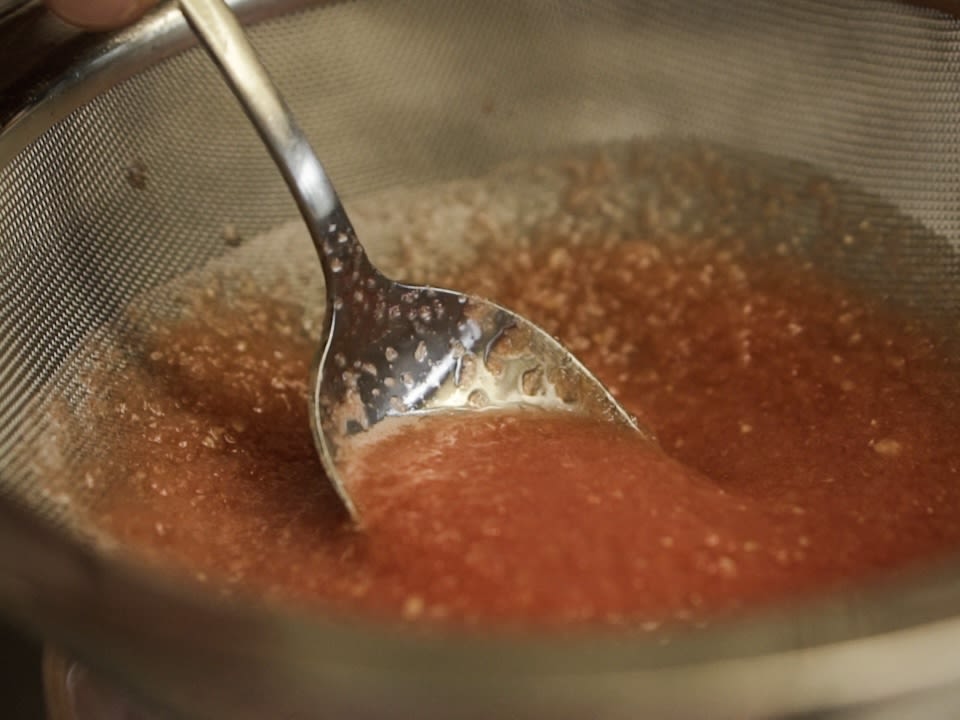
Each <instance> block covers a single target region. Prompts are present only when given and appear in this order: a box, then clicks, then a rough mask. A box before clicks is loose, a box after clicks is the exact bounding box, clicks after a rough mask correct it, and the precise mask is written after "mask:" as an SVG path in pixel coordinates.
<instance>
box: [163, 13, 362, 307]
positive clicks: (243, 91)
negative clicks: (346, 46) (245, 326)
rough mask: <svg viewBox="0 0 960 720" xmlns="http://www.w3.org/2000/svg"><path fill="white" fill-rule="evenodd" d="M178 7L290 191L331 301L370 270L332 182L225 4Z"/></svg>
mask: <svg viewBox="0 0 960 720" xmlns="http://www.w3.org/2000/svg"><path fill="white" fill-rule="evenodd" d="M180 9H181V11H182V12H183V14H184V16H185V17H186V19H187V22H188V23H189V24H190V26H191V27H192V28H193V30H194V32H195V33H196V34H197V36H198V37H199V39H200V41H201V42H202V44H203V45H204V47H206V49H207V52H208V53H209V54H210V55H211V57H213V60H214V62H215V63H216V64H217V67H218V68H219V69H220V72H221V74H222V75H223V76H224V78H225V79H226V81H227V84H228V85H229V86H230V89H231V90H233V94H234V95H236V97H237V99H238V100H239V101H240V104H241V105H242V106H243V109H244V112H246V114H247V117H249V118H250V120H251V121H252V122H253V124H254V126H255V127H256V128H257V131H258V132H259V133H260V137H261V138H262V139H263V141H264V144H265V145H266V146H267V148H268V149H269V151H270V154H271V155H272V156H273V160H274V162H275V163H276V164H277V167H278V168H279V169H280V172H281V173H282V174H283V178H284V180H286V182H287V185H288V186H289V187H290V190H291V192H292V193H293V196H294V198H295V199H296V201H297V205H298V206H299V208H300V214H301V215H302V216H303V219H304V220H305V221H306V224H307V227H308V228H309V230H310V235H311V236H312V237H313V242H314V245H316V248H317V253H318V254H319V255H320V261H321V263H322V265H323V273H324V279H325V281H326V287H327V297H328V299H330V300H332V299H333V298H335V297H337V296H338V295H339V294H340V291H341V290H342V289H343V288H342V287H341V286H342V285H343V284H349V283H350V278H351V277H353V276H354V275H355V272H354V271H355V270H360V271H362V272H367V271H368V270H369V268H370V264H369V261H368V260H367V258H366V254H365V253H364V250H363V247H362V246H361V245H360V242H359V241H358V240H357V236H356V233H355V232H354V230H353V226H352V224H351V223H350V220H349V218H348V217H347V214H346V211H345V210H344V209H343V205H341V203H340V198H339V197H338V196H337V192H336V190H334V188H333V183H331V182H330V178H329V177H327V173H326V171H325V170H324V169H323V165H322V164H321V163H320V160H319V159H318V158H317V156H316V153H314V151H313V148H312V147H310V143H309V142H307V139H306V137H305V136H304V134H303V131H302V130H301V129H300V126H299V125H297V122H296V120H294V118H293V114H292V113H291V112H290V109H289V107H288V106H287V104H286V102H284V100H283V98H282V97H281V96H280V92H279V90H278V89H277V87H276V85H275V84H274V83H273V81H272V80H271V79H270V76H269V75H268V74H267V70H266V68H264V66H263V63H261V62H260V59H259V58H258V57H257V54H256V52H255V51H254V49H253V46H252V45H251V44H250V41H249V39H248V38H247V35H246V32H244V30H243V27H242V26H241V25H240V22H239V21H238V20H237V18H236V16H235V15H234V14H233V11H232V10H231V9H230V8H229V7H228V5H227V4H226V2H224V0H180Z"/></svg>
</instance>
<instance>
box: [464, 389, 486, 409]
mask: <svg viewBox="0 0 960 720" xmlns="http://www.w3.org/2000/svg"><path fill="white" fill-rule="evenodd" d="M467 404H468V405H470V407H475V408H482V407H486V406H487V405H489V404H490V398H489V397H487V394H486V393H485V392H484V391H483V390H474V391H473V392H471V393H470V394H469V395H467Z"/></svg>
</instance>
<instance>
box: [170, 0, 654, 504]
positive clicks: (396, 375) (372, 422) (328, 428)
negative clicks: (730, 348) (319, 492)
mask: <svg viewBox="0 0 960 720" xmlns="http://www.w3.org/2000/svg"><path fill="white" fill-rule="evenodd" d="M180 7H181V9H182V11H183V13H184V15H185V16H186V17H187V20H188V21H189V23H190V24H191V26H192V27H193V29H194V31H195V32H196V33H197V35H198V36H199V37H200V40H201V41H202V42H203V44H204V45H205V46H206V48H207V50H208V51H209V53H210V54H211V55H212V56H213V59H214V60H215V61H216V63H217V65H218V66H219V67H220V71H221V72H222V73H223V75H224V77H225V78H226V79H227V82H228V83H229V85H230V87H231V88H232V89H233V92H234V94H235V95H236V96H237V98H238V99H239V100H240V102H241V104H242V105H243V108H244V110H245V111H246V113H247V115H248V116H249V118H250V120H251V121H252V122H253V124H254V125H255V126H256V128H257V130H258V131H259V133H260V136H261V138H262V139H263V141H264V143H265V144H266V146H267V148H268V149H269V150H270V152H271V154H272V155H273V159H274V161H275V162H276V163H277V165H278V167H279V168H280V171H281V172H282V173H283V177H284V179H285V180H286V182H287V184H288V185H289V186H290V190H291V191H292V193H293V195H294V197H295V198H296V200H297V204H298V205H299V206H300V212H301V213H302V215H303V218H304V220H305V221H306V223H307V227H308V228H309V230H310V234H311V236H312V238H313V241H314V244H315V245H316V248H317V252H318V253H319V255H320V262H321V264H322V265H323V273H324V280H325V282H326V288H327V316H326V343H325V345H324V347H323V351H322V353H320V354H318V356H317V361H316V362H315V364H314V371H313V377H312V381H311V393H310V404H311V407H310V417H311V424H312V427H313V434H314V439H315V441H316V444H317V449H318V452H319V454H320V458H321V460H322V462H323V466H324V469H325V470H326V473H327V476H328V477H329V478H330V481H331V482H332V483H333V485H334V487H335V488H336V490H337V492H338V493H339V495H340V497H341V498H342V500H343V503H344V505H345V506H346V508H347V510H348V511H349V512H350V514H351V516H352V517H353V518H354V519H355V520H359V517H358V514H357V509H356V506H355V504H354V503H353V500H352V499H351V495H350V478H349V477H344V473H343V472H342V471H343V465H344V456H345V455H346V451H347V449H348V448H349V446H350V444H351V442H354V441H355V440H356V439H357V438H358V437H360V436H362V435H363V434H364V433H365V432H367V431H369V430H370V429H371V428H373V427H374V426H376V425H378V424H379V423H382V422H384V421H386V420H388V419H390V418H397V417H403V416H408V415H413V414H424V413H428V412H435V411H450V410H467V409H475V410H479V409H483V408H505V407H513V406H523V405H527V406H531V405H532V406H538V407H541V408H550V409H556V410H560V411H564V412H571V411H572V412H580V413H583V414H586V415H589V416H591V417H594V418H596V419H597V420H598V421H599V422H610V423H615V424H618V425H621V426H624V427H627V428H630V429H632V430H635V431H637V432H638V433H639V434H640V435H641V437H642V439H645V440H653V436H652V435H651V434H650V433H649V432H648V431H646V430H644V429H642V428H640V427H639V426H638V425H637V423H636V421H635V420H634V419H633V418H632V417H631V416H630V415H629V414H628V413H627V412H626V411H625V410H624V409H623V408H622V407H621V406H620V405H619V404H618V403H617V402H616V401H615V400H614V399H613V397H612V396H611V395H610V393H609V392H608V391H607V390H606V389H605V388H604V387H603V386H602V385H601V384H600V382H599V381H598V380H597V379H596V378H595V377H594V376H593V375H592V374H590V372H589V371H588V370H587V369H586V368H585V367H584V366H583V365H582V364H581V363H580V362H579V361H578V360H577V359H576V358H575V357H574V356H573V355H571V354H570V353H569V352H568V351H567V350H566V349H565V348H564V347H563V346H562V345H560V343H558V342H557V341H556V340H554V339H553V338H552V337H551V336H550V335H548V334H547V333H546V332H544V331H543V330H541V329H539V328H538V327H536V326H535V325H533V324H532V323H530V322H529V321H527V320H525V319H524V318H522V317H520V316H519V315H516V314H514V313H512V312H510V311H509V310H506V309H504V308H502V307H500V306H499V305H496V304H494V303H491V302H488V301H486V300H482V299H480V298H477V297H473V296H470V295H465V294H463V293H459V292H453V291H451V290H441V289H438V288H431V287H422V286H417V285H404V284H401V283H397V282H394V281H392V280H390V279H389V278H387V277H385V276H384V275H382V274H381V273H380V272H378V271H377V269H376V268H375V267H374V266H373V265H372V264H371V263H370V261H369V260H368V259H367V256H366V253H365V252H364V250H363V247H362V246H361V245H360V242H359V241H358V240H357V236H356V233H355V232H354V230H353V226H352V225H351V224H350V220H349V219H348V218H347V214H346V212H345V211H344V209H343V206H342V205H341V204H340V200H339V198H338V197H337V194H336V191H335V190H334V189H333V185H332V184H331V182H330V180H329V178H328V177H327V174H326V172H324V169H323V167H322V166H321V164H320V161H319V160H318V159H317V157H316V155H315V154H314V152H313V150H312V148H311V147H310V145H309V143H308V142H307V140H306V138H305V137H304V135H303V132H302V131H301V130H300V128H299V127H298V126H297V124H296V123H295V121H294V119H293V117H292V115H291V113H290V111H289V109H288V108H287V106H286V104H285V103H284V102H283V100H282V99H281V97H280V94H279V92H278V91H277V88H276V87H275V86H274V84H273V82H272V81H271V80H270V78H269V77H268V75H267V72H266V70H265V69H264V67H263V66H262V65H261V63H260V61H259V60H258V58H257V56H256V54H255V53H254V51H253V48H252V47H251V45H250V42H249V40H248V39H247V37H246V34H245V33H244V31H243V28H242V27H241V26H240V23H239V22H238V21H237V19H236V17H235V16H234V15H233V13H232V12H231V10H230V9H229V8H228V7H227V5H226V4H225V3H224V2H223V1H222V0H180Z"/></svg>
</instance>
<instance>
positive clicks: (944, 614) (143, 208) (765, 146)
mask: <svg viewBox="0 0 960 720" xmlns="http://www.w3.org/2000/svg"><path fill="white" fill-rule="evenodd" d="M232 4H233V5H234V6H235V7H236V9H237V10H238V11H239V12H240V14H241V15H242V16H243V17H245V18H246V19H247V20H248V21H250V22H252V23H255V26H254V28H253V37H254V41H255V43H256V45H257V47H258V49H259V50H260V52H261V53H262V54H263V57H264V59H265V61H266V63H267V65H268V66H269V68H270V69H271V71H272V72H273V74H274V75H275V77H276V78H277V80H278V82H279V84H280V86H281V87H282V89H283V91H284V93H285V94H286V95H287V96H288V97H289V98H290V100H291V104H292V105H293V108H294V110H295V112H296V113H297V116H298V117H299V118H300V119H301V121H302V122H303V123H304V125H305V126H306V129H307V132H308V134H309V135H310V136H311V138H312V140H313V142H314V143H315V145H316V146H317V148H318V152H319V153H320V155H321V156H322V157H323V158H324V159H325V161H326V162H327V164H328V167H329V169H330V172H331V175H332V176H333V177H334V178H335V179H336V182H337V186H338V188H340V189H341V190H342V192H343V195H344V196H345V200H346V201H347V202H348V203H350V202H351V201H355V202H357V203H361V204H362V203H363V201H364V198H369V197H378V196H380V195H378V194H382V193H384V192H389V191H391V189H395V188H408V189H413V191H415V190H416V188H424V187H440V186H443V184H444V183H447V182H449V181H454V180H457V179H459V178H466V177H482V176H485V175H486V174H488V173H490V172H492V171H493V170H494V168H496V167H498V166H500V165H502V164H504V163H509V162H511V161H514V160H515V159H516V158H520V157H529V156H534V155H538V154H540V155H549V154H551V153H558V152H562V151H565V150H566V149H568V148H574V147H581V146H589V145H595V144H609V143H616V142H620V141H626V140H627V139H629V138H632V137H634V136H641V137H656V136H658V135H660V134H662V133H665V132H670V133H671V134H672V135H680V136H692V137H696V138H699V139H701V140H702V141H705V142H709V143H713V144H716V145H717V146H718V147H723V148H726V149H727V151H729V152H730V153H732V154H734V155H736V156H738V157H741V156H742V157H743V158H746V159H748V160H750V159H754V160H756V162H758V163H761V162H764V163H768V165H769V167H767V166H764V169H763V171H764V172H772V173H777V174H778V177H779V178H781V180H782V181H783V182H801V181H802V180H804V179H805V178H808V177H809V176H810V175H811V173H821V174H823V175H828V176H830V177H833V178H836V179H837V182H838V183H841V184H842V185H843V186H844V187H848V188H850V190H849V193H848V195H846V196H844V197H845V199H844V203H843V207H842V209H841V212H840V215H839V216H837V217H835V218H833V220H834V221H835V222H834V224H833V225H831V227H830V228H828V229H825V228H823V227H820V225H818V223H821V222H822V218H821V217H820V216H819V215H817V214H816V213H810V214H809V216H808V217H804V218H801V219H800V220H799V221H798V222H803V223H807V224H808V225H809V226H810V227H811V228H812V232H826V231H828V230H829V232H832V233H836V232H838V231H841V230H842V228H843V227H845V225H844V223H847V222H850V223H856V222H859V221H860V220H861V219H862V218H863V217H867V216H869V217H870V218H871V219H872V220H873V222H874V225H875V227H876V228H878V231H882V232H884V233H885V234H886V235H887V236H892V237H895V238H896V243H895V244H894V245H889V244H888V245H885V246H884V247H885V248H886V252H896V253H897V261H898V262H897V263H896V264H895V266H896V270H895V271H893V270H891V269H890V267H891V265H890V263H885V262H875V260H877V259H876V258H871V257H861V256H857V257H851V258H850V259H849V262H843V263H841V262H840V261H838V260H836V259H835V258H834V256H833V255H824V256H823V257H818V256H815V255H814V260H815V261H818V262H822V263H829V262H835V263H837V267H836V268H834V269H835V270H837V272H839V273H840V274H841V275H843V276H844V277H845V278H847V279H848V280H850V281H851V282H856V283H857V284H858V285H860V286H862V287H865V288H866V289H867V290H869V291H871V292H874V293H877V294H880V295H883V296H885V297H888V298H892V299H893V300H895V301H898V302H901V303H903V304H906V305H910V306H911V307H912V309H913V310H914V311H915V312H917V313H921V314H923V315H924V317H926V318H927V319H932V320H934V321H937V322H939V323H940V324H941V325H942V326H944V327H950V326H952V327H954V328H956V327H957V326H958V325H957V318H958V314H960V295H958V293H957V289H956V288H957V287H958V284H957V274H958V271H960V262H958V257H957V254H956V251H955V244H956V241H957V240H958V238H960V204H958V202H957V196H956V192H957V182H958V178H960V139H958V135H957V133H956V130H955V128H956V126H957V120H958V118H960V86H958V80H960V70H958V68H960V51H958V47H960V42H958V41H960V23H958V21H957V20H956V19H955V18H954V17H953V16H952V15H950V14H947V13H945V12H943V11H941V10H933V9H926V8H922V7H917V6H914V5H907V4H902V3H897V2H884V1H876V2H869V3H863V2H857V1H855V0H849V1H843V2H829V3H828V2H819V1H818V0H789V1H786V2H776V3H774V2H763V1H761V0H744V1H742V2H737V3H730V4H722V5H721V4H716V3H710V2H683V3H675V2H666V1H663V2H659V1H657V0H652V1H651V2H628V1H627V0H598V1H597V2H592V3H588V2H581V3H570V2H556V3H555V2H499V1H498V2H485V3H471V2H459V0H445V1H441V0H410V1H409V2H394V3H390V2H378V1H375V0H369V1H363V2H355V3H310V2H307V1H306V0H277V1H275V2H268V1H266V0H261V1H257V0H246V1H238V2H234V3H232ZM194 45H195V43H194V41H193V38H192V36H191V34H190V33H189V31H188V30H187V27H186V25H185V24H184V22H183V20H182V18H181V16H180V14H179V12H177V10H176V9H175V8H173V7H169V6H161V7H160V8H159V9H157V10H156V11H155V12H154V13H152V14H151V15H149V16H148V17H147V18H146V19H144V20H143V21H142V22H141V23H139V24H138V25H137V26H135V27H133V28H130V29H127V30H125V31H122V32H118V33H115V34H101V35H83V34H79V33H76V32H74V31H71V30H69V29H67V28H65V27H64V26H62V25H60V24H59V23H58V22H57V21H55V20H53V19H52V18H50V17H49V16H47V15H46V14H45V13H44V12H43V10H42V9H41V8H40V7H39V5H38V4H37V3H35V2H12V3H11V2H6V3H0V292H2V297H3V304H2V306H0V480H2V482H0V498H2V502H0V604H2V606H3V608H4V609H5V610H6V612H7V613H9V615H10V616H11V617H13V618H15V619H16V620H18V621H20V622H22V623H23V624H24V625H25V626H27V627H29V628H31V629H32V630H33V631H34V632H36V633H38V634H39V635H40V636H42V637H43V638H45V639H46V640H48V641H49V642H51V643H54V644H56V645H57V646H58V647H61V648H64V649H65V650H66V651H68V652H69V653H71V654H72V655H75V656H76V657H78V658H81V659H82V660H83V661H85V662H87V663H89V664H90V665H91V666H93V667H95V668H97V669H98V670H99V671H101V672H102V673H104V674H105V675H106V676H108V677H110V678H111V679H113V680H114V681H116V682H119V683H121V684H124V685H126V686H128V687H130V688H132V689H134V690H135V691H136V692H138V693H140V694H142V695H143V696H145V697H147V698H150V699H151V700H152V701H153V702H155V703H158V704H159V705H160V706H163V707H167V708H171V709H173V710H175V711H177V712H179V713H182V714H184V715H185V716H187V717H194V716H196V717H234V718H263V717H297V718H300V717H327V716H331V717H335V716H346V717H351V716H360V717H410V716H417V717H423V718H430V717H444V718H446V717H459V716H462V717H491V716H498V715H509V716H517V717H531V718H533V717H544V718H567V717H570V718H573V717H577V718H580V717H607V718H636V717H643V716H649V717H706V716H709V717H716V718H723V717H768V716H791V717H807V716H829V717H851V718H853V717H856V718H860V717H905V716H910V717H944V716H945V715H948V714H950V712H951V709H952V710H953V711H955V709H956V707H958V706H960V662H957V657H958V655H957V651H956V646H957V642H958V639H960V583H958V581H957V579H956V578H957V576H958V575H957V572H956V566H955V564H954V565H950V566H947V567H941V568H938V569H936V570H933V571H930V572H927V573H924V574H922V575H917V576H915V577H912V578H910V579H908V580H906V579H905V580H902V581H901V582H899V583H896V584H895V585H890V586H888V587H885V588H882V589H876V588H875V589H872V590H869V591H867V590H864V591H863V592H859V593H849V594H846V595H844V596H840V597H831V598H828V599H824V600H822V601H820V602H817V603H815V604H810V605H806V606H804V607H803V608H802V609H797V610H793V611H790V612H783V613H779V614H765V615H763V616H762V617H756V618H753V619H750V620H744V621H741V622H738V623H736V624H731V625H725V626H721V627H717V628H713V629H709V630H704V631H701V632H697V633H691V634H679V635H676V636H674V637H671V638H670V642H669V643H667V644H664V643H663V642H662V639H659V640H651V639H650V638H647V637H644V636H641V635H640V634H638V633H633V632H629V631H628V632H625V633H624V634H622V635H620V636H617V637H611V636H610V635H609V634H607V635H603V636H600V635H598V636H579V637H576V638H571V637H564V638H560V637H557V638H544V637H529V638H525V639H520V638H516V637H499V636H495V637H488V638H478V637H469V638H468V637H463V636H459V635H456V634H451V635H444V636H436V635H424V634H421V633H415V632H401V631H398V630H396V629H386V628H384V627H382V626H379V625H376V624H372V623H371V624H363V623H345V622H343V621H336V620H333V619H330V618H324V617H316V616H311V617H306V616H303V615H299V614H297V613H294V612H292V611H288V610H284V609H281V608H277V607H273V606H271V607H269V608H266V607H262V606H247V605H236V604H229V605H227V604H224V603H222V602H220V601H218V600H217V599H216V598H212V597H207V596H205V595H202V594H199V593H196V592H195V591H193V590H188V589H186V588H184V587H182V586H180V585H178V584H176V583H175V582H173V581H172V580H170V579H168V578H167V577H166V576H164V575H162V574H159V573H156V572H152V571H150V570H149V569H147V568H146V567H142V566H137V565H132V564H130V563H128V562H124V561H121V560H118V559H116V558H115V557H113V556H111V555H106V554H103V553H102V552H100V551H98V550H97V548H96V546H95V545H94V544H93V543H92V542H90V537H89V534H88V533H86V532H85V530H84V528H81V527H76V526H75V525H73V524H72V523H71V521H70V514H69V512H68V511H67V510H66V509H65V504H64V498H63V497H60V496H59V495H58V494H57V493H50V492H47V493H44V492H42V490H43V489H44V488H46V487H47V485H46V484H45V478H44V477H43V472H44V467H45V466H44V463H43V462H38V456H37V452H36V451H37V448H38V447H41V446H42V443H41V444H38V439H43V438H45V437H47V436H49V435H50V434H51V433H52V432H54V431H55V430H56V423H55V418H54V417H52V415H51V413H50V409H51V407H53V405H54V404H55V403H57V402H63V401H67V402H68V403H72V404H73V405H81V404H82V403H83V397H82V396H81V395H79V394H77V385H76V383H75V382H74V381H75V380H76V377H77V374H78V373H79V372H80V364H78V361H77V358H78V357H83V351H84V348H85V347H86V344H87V343H88V341H89V338H90V337H91V336H92V335H94V334H95V333H97V332H99V331H100V330H101V329H102V328H104V327H107V326H110V325H111V323H116V322H118V321H119V320H120V319H121V318H122V317H123V315H124V311H125V309H126V308H127V307H128V306H130V305H131V303H134V302H135V301H137V300H138V299H139V298H142V297H143V296H144V295H145V294H150V293H153V292H155V291H157V289H158V288H160V289H162V288H163V287H164V286H165V285H167V284H169V283H172V282H176V281H177V280H178V279H179V278H182V277H184V276H187V275H190V274H195V273H197V272H200V271H202V269H203V268H204V267H206V266H207V265H208V264H210V263H220V262H229V261H230V260H231V258H232V257H233V254H234V253H235V252H237V250H236V249H235V248H233V247H231V243H229V242H227V243H225V242H223V239H224V232H225V231H224V228H226V227H229V228H231V229H232V230H233V231H236V232H238V233H240V234H242V235H244V236H253V235H256V234H258V233H262V232H264V231H267V230H269V229H270V228H273V227H275V226H277V225H279V224H281V223H283V222H285V221H287V220H289V219H290V218H293V217H295V212H296V211H295V207H294V205H293V203H292V201H291V200H290V198H289V197H288V195H287V192H286V190H285V188H284V186H283V184H282V182H281V181H280V179H279V178H278V176H277V175H276V173H275V171H274V169H273V167H272V165H271V162H270V160H269V158H268V157H267V156H266V154H265V152H264V151H263V150H262V148H261V147H260V146H259V143H258V140H257V138H256V135H255V134H254V132H253V131H252V130H251V129H250V127H249V126H248V125H247V123H246V120H245V119H244V117H243V116H242V114H241V113H240V111H239V109H238V108H237V106H236V105H235V103H234V101H233V100H232V98H231V96H230V95H229V92H228V91H227V90H226V88H225V87H224V86H223V83H222V81H221V80H220V79H219V77H218V75H217V73H216V71H215V70H214V68H213V67H212V66H211V65H210V63H209V61H208V60H207V58H206V56H205V55H203V53H202V52H200V51H199V50H197V49H195V48H194ZM761 158H766V160H762V161H761ZM770 158H777V159H778V160H776V161H774V160H770ZM751 161H752V160H751ZM744 203H745V206H747V205H749V196H744ZM751 221H752V220H751ZM745 222H746V220H745ZM360 229H361V234H363V235H364V237H370V235H369V234H368V233H365V232H364V231H363V228H362V227H361V228H360ZM754 236H755V238H756V241H757V242H762V241H763V240H764V238H765V237H766V235H765V234H764V233H763V232H759V231H758V232H755V233H754ZM228 239H229V238H228ZM811 252H813V250H811ZM831 258H834V259H833V260H831ZM880 260H883V258H880ZM84 359H85V360H89V358H84ZM96 451H97V445H96V437H95V435H94V436H93V439H92V440H91V441H90V443H89V444H87V445H80V446H76V447H72V448H70V452H71V453H77V454H82V453H94V452H96ZM42 459H43V458H39V460H42ZM73 459H74V456H71V455H70V454H69V453H68V454H67V456H66V457H62V458H59V460H60V461H61V462H63V463H65V464H66V465H67V466H69V465H70V463H71V462H72V461H73ZM67 490H69V488H67Z"/></svg>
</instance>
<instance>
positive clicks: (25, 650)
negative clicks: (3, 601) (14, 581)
mask: <svg viewBox="0 0 960 720" xmlns="http://www.w3.org/2000/svg"><path fill="white" fill-rule="evenodd" d="M40 657H41V651H40V644H39V643H38V642H36V641H35V640H34V639H33V638H29V637H27V636H25V635H24V634H23V633H22V632H20V631H19V630H18V629H16V628H14V627H12V626H11V625H10V624H8V623H7V622H6V621H0V717H3V718H5V719H6V720H43V718H44V710H43V685H42V682H41V675H40Z"/></svg>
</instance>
